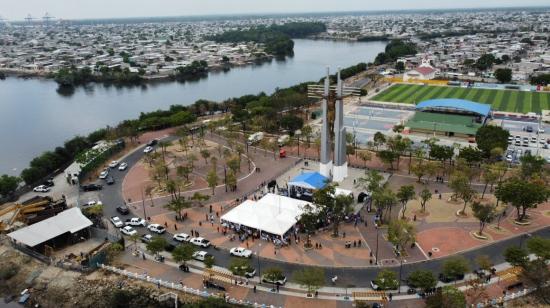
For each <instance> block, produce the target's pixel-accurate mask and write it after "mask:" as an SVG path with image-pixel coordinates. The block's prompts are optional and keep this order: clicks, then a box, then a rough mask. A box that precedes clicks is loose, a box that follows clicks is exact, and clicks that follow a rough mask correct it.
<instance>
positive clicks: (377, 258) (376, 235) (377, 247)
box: [374, 225, 378, 265]
mask: <svg viewBox="0 0 550 308" xmlns="http://www.w3.org/2000/svg"><path fill="white" fill-rule="evenodd" d="M374 227H375V228H376V257H375V258H376V263H375V264H376V265H378V226H377V225H375V226H374Z"/></svg>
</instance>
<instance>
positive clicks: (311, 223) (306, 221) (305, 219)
mask: <svg viewBox="0 0 550 308" xmlns="http://www.w3.org/2000/svg"><path fill="white" fill-rule="evenodd" d="M320 216H321V215H320V213H319V212H318V211H317V209H316V208H315V207H313V206H311V205H310V204H305V205H304V207H303V209H302V214H301V215H300V217H299V219H298V221H300V224H301V226H302V228H303V229H304V231H305V232H306V234H307V238H306V243H305V244H304V246H305V247H306V248H311V247H312V246H313V245H312V244H311V234H313V233H315V230H317V224H318V222H319V218H320Z"/></svg>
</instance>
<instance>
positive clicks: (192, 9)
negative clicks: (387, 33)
mask: <svg viewBox="0 0 550 308" xmlns="http://www.w3.org/2000/svg"><path fill="white" fill-rule="evenodd" d="M548 5H550V2H549V1H548V0H483V1H480V0H462V1H450V0H386V1H374V0H0V16H3V17H4V18H7V19H12V20H14V19H16V20H22V19H23V18H24V17H25V16H27V14H31V15H32V16H35V17H41V16H44V14H45V13H46V12H49V13H50V15H52V16H55V17H57V18H63V19H80V18H110V17H140V16H185V15H213V14H248V13H285V12H319V11H321V12H323V11H359V10H362V11H364V10H367V11H371V10H403V9H437V8H476V7H510V6H548Z"/></svg>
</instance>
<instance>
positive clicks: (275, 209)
mask: <svg viewBox="0 0 550 308" xmlns="http://www.w3.org/2000/svg"><path fill="white" fill-rule="evenodd" d="M305 205H311V203H309V202H307V201H303V200H298V199H292V198H289V197H285V196H280V195H275V194H267V195H265V196H264V197H263V198H261V199H260V200H258V201H252V200H246V201H245V202H243V203H241V204H240V205H239V206H237V207H236V208H234V209H232V210H231V211H229V212H228V213H227V214H225V215H223V216H222V217H221V220H222V221H224V222H230V223H233V224H236V225H242V226H246V227H249V228H253V229H257V230H260V231H262V232H268V233H271V234H275V235H279V236H283V235H284V234H285V233H286V232H287V231H288V230H290V228H292V226H294V225H295V224H296V222H297V218H299V217H300V216H301V215H302V213H303V207H304V206H305ZM311 206H312V205H311Z"/></svg>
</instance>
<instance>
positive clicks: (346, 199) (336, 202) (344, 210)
mask: <svg viewBox="0 0 550 308" xmlns="http://www.w3.org/2000/svg"><path fill="white" fill-rule="evenodd" d="M335 190H336V186H335V185H334V184H328V185H326V186H325V187H324V188H322V189H319V190H317V191H316V192H314V193H313V203H314V204H315V205H316V206H317V207H319V209H320V211H322V212H330V213H331V216H330V217H331V220H332V235H333V236H335V237H336V236H338V235H339V226H340V222H341V221H342V219H343V218H344V216H345V215H346V214H348V213H349V212H350V211H351V205H352V203H353V197H352V196H345V195H338V196H335Z"/></svg>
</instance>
